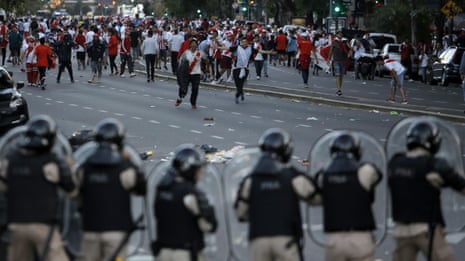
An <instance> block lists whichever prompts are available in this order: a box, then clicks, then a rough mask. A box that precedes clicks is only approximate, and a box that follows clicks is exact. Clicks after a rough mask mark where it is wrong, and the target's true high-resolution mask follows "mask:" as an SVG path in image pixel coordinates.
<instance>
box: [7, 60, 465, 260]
mask: <svg viewBox="0 0 465 261" xmlns="http://www.w3.org/2000/svg"><path fill="white" fill-rule="evenodd" d="M74 68H76V67H74ZM11 70H12V71H14V72H15V79H16V80H20V79H25V74H24V73H21V72H19V71H18V70H17V68H12V69H11ZM271 70H276V73H275V74H274V73H273V72H274V71H271ZM271 70H270V78H269V79H265V78H262V79H265V80H261V81H260V82H259V83H257V82H258V81H257V80H255V79H254V78H253V79H252V80H250V82H251V83H250V85H252V84H262V85H263V86H265V87H266V86H267V84H270V85H273V84H274V85H280V86H283V87H286V86H288V87H286V88H289V89H296V88H299V89H300V88H302V89H303V85H298V82H299V83H300V79H299V78H298V75H297V74H294V73H293V72H292V71H289V72H288V73H286V72H282V73H281V74H278V73H277V72H279V70H283V71H285V70H290V69H288V68H285V67H282V68H275V69H271ZM252 71H253V70H252ZM320 73H321V72H320ZM253 75H254V74H252V76H253ZM55 77H56V70H52V71H50V72H49V80H48V87H47V90H45V91H43V90H40V89H38V88H33V87H25V88H24V89H23V93H24V94H25V96H26V98H27V100H28V102H29V105H30V112H31V114H32V115H36V114H42V113H45V114H49V115H51V116H52V117H53V118H55V119H56V120H57V122H58V125H59V127H60V129H61V130H62V131H63V132H64V133H65V134H66V135H70V134H71V133H72V132H73V131H76V130H80V129H86V128H92V127H93V126H94V125H95V124H96V123H97V122H98V121H99V120H101V119H103V118H106V117H115V118H118V119H120V120H121V121H122V122H123V123H124V124H125V125H126V127H127V130H128V132H127V133H128V134H127V142H128V143H129V144H131V145H133V146H134V147H135V148H136V149H137V150H139V151H145V150H152V149H154V146H156V149H155V156H154V157H152V158H151V160H149V161H147V162H146V163H145V164H146V169H147V171H148V172H150V170H151V169H152V168H153V167H154V166H155V164H156V163H157V162H159V161H160V160H163V159H165V158H166V157H167V156H168V155H169V154H170V153H171V152H172V151H173V150H174V149H175V147H176V146H177V145H178V144H182V143H194V144H198V145H202V144H209V145H212V146H214V147H216V148H218V149H219V150H229V149H231V148H233V147H235V146H255V145H256V144H257V141H258V139H259V137H260V136H261V134H262V133H263V132H264V131H265V130H266V129H268V128H271V127H280V128H283V129H286V130H287V131H289V132H290V133H291V135H292V137H293V139H294V142H295V150H294V157H293V160H294V162H295V164H296V165H298V166H299V167H300V168H302V169H303V170H304V169H305V166H303V165H301V164H300V161H301V160H303V159H306V158H307V156H308V152H309V150H310V148H311V146H312V145H313V144H314V143H315V142H316V140H317V139H318V137H320V136H321V135H323V134H325V133H327V132H329V131H331V130H337V129H352V130H362V131H365V132H367V133H368V134H370V135H372V136H373V137H374V138H375V139H376V140H378V141H379V142H380V143H381V144H383V145H384V142H385V138H386V135H387V133H388V131H389V129H390V128H391V127H392V126H393V125H394V124H395V123H396V122H397V121H399V120H400V119H402V118H403V117H405V116H406V115H408V113H405V114H404V113H400V114H398V115H391V113H390V111H389V110H378V109H376V108H375V107H373V109H357V108H350V107H348V106H343V107H340V106H333V105H327V104H325V103H323V102H319V103H315V102H309V101H305V100H301V99H294V98H286V97H282V96H279V95H264V94H257V93H255V92H254V93H252V92H247V91H246V97H245V101H244V102H241V103H240V104H235V103H234V92H232V91H231V90H230V89H215V88H206V87H202V88H201V89H200V93H199V98H198V109H196V110H193V109H191V107H190V104H189V102H188V101H185V102H184V103H183V104H182V105H181V106H180V107H175V106H174V103H175V99H176V96H177V86H176V84H175V82H174V81H170V80H162V79H161V78H157V79H156V81H155V82H154V83H147V82H146V81H145V76H142V75H141V76H137V77H135V78H119V77H110V76H108V73H104V76H103V78H102V81H101V82H100V83H96V84H88V83H87V80H88V79H89V77H90V72H89V71H88V70H87V71H77V70H75V79H76V82H75V83H73V84H72V83H70V82H69V79H68V76H67V73H66V72H65V74H64V75H62V79H61V83H60V84H56V83H55ZM275 77H276V78H275ZM277 77H279V78H277ZM252 81H253V83H252ZM268 81H276V82H274V83H273V84H272V83H271V82H268ZM311 83H312V85H313V86H312V87H310V90H308V91H309V92H316V90H319V89H321V90H322V91H321V95H323V96H325V97H327V96H328V97H329V96H330V95H331V96H332V97H333V96H335V95H333V93H334V92H335V87H334V79H333V78H331V77H330V76H320V77H317V78H315V79H314V81H311ZM360 84H362V83H361V82H355V81H353V80H349V79H347V81H346V82H345V84H344V89H348V90H347V91H345V92H344V96H346V97H344V99H347V100H350V99H352V98H351V97H355V96H356V92H354V93H353V92H351V91H350V86H352V85H353V86H355V85H360ZM364 85H365V86H367V88H373V89H374V88H378V89H379V88H380V87H381V86H388V85H387V79H381V80H377V81H374V82H367V84H364ZM412 88H413V87H412ZM436 88H442V87H436ZM270 89H271V87H270ZM329 89H331V90H333V91H329ZM354 90H355V88H354ZM386 90H387V88H386V89H382V90H377V91H367V94H368V95H372V96H373V97H375V96H376V97H378V98H379V97H380V99H381V100H382V101H384V99H385V93H386ZM305 91H307V90H305ZM359 92H360V91H359ZM431 92H432V91H431ZM450 92H455V94H454V95H451V96H458V94H459V93H460V94H461V90H458V88H455V89H454V88H450ZM349 94H350V95H349ZM431 95H432V96H434V92H432V93H431ZM436 95H437V94H436ZM412 96H413V95H412ZM354 99H355V98H354ZM421 99H423V98H421ZM456 99H457V103H458V102H459V100H460V99H461V98H456ZM411 100H412V102H411V103H414V105H412V107H413V106H415V103H416V100H415V99H411ZM417 102H418V103H420V102H419V101H417ZM441 104H442V103H441ZM447 104H452V103H447V102H446V104H445V105H444V106H442V107H447V106H446V105H447ZM456 107H457V106H455V107H452V106H451V107H450V108H449V109H450V110H451V111H455V112H456V113H457V110H459V109H458V108H456ZM210 117H211V118H214V120H213V121H212V120H205V118H210ZM451 124H454V125H455V127H456V128H457V130H458V132H459V134H460V137H461V139H462V140H464V138H465V131H464V126H463V124H462V123H455V122H454V123H451ZM220 169H221V168H220ZM460 202H462V201H460ZM135 203H136V204H135V207H134V208H135V209H134V211H135V212H140V211H141V201H140V200H136V201H135ZM384 204H385V203H384V202H377V203H376V206H375V208H376V209H382V208H383V206H384ZM448 207H450V208H453V207H455V208H456V210H457V211H463V209H464V207H465V205H464V204H462V203H460V204H459V205H454V206H448ZM462 214H463V212H462ZM452 215H455V214H452ZM312 225H316V227H318V224H312ZM456 236H457V241H458V242H457V243H456V244H454V245H453V246H454V249H455V251H456V253H457V257H459V259H460V257H463V256H465V245H464V242H463V240H462V239H463V238H464V237H465V236H464V235H462V234H458V235H456ZM137 245H138V238H137V235H135V236H134V237H133V238H132V240H131V248H132V247H136V246H137ZM142 245H143V246H144V247H146V246H147V244H146V242H145V243H143V244H142ZM392 249H393V242H392V237H391V236H390V235H388V237H387V239H386V240H385V241H384V242H383V243H382V244H381V245H380V246H379V247H378V249H377V254H376V256H377V258H380V259H382V260H389V259H390V251H391V250H392ZM305 253H306V256H308V257H311V258H309V260H323V255H324V250H323V249H322V248H320V247H318V246H316V245H315V244H314V243H312V242H311V241H310V240H306V248H305Z"/></svg>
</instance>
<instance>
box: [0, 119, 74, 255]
mask: <svg viewBox="0 0 465 261" xmlns="http://www.w3.org/2000/svg"><path fill="white" fill-rule="evenodd" d="M26 130H27V127H26V126H20V127H16V128H14V129H12V130H10V131H9V132H8V133H7V134H6V135H5V136H3V137H2V139H0V158H3V157H5V156H7V155H8V154H9V153H12V152H14V151H16V150H18V149H20V147H21V144H22V142H23V141H24V139H25V138H26ZM51 151H52V153H54V154H55V155H56V156H58V157H60V158H63V159H65V158H68V157H71V152H72V151H71V146H70V145H69V142H68V139H67V138H66V137H65V136H64V135H63V134H62V133H60V132H58V133H57V137H56V140H55V143H54V145H53V147H52V150H51ZM59 196H60V205H59V208H60V209H59V213H60V220H61V223H60V224H59V228H60V233H61V237H62V239H63V240H64V241H66V242H67V244H65V246H66V251H67V253H68V255H69V256H70V257H75V256H77V255H78V254H79V253H80V249H81V236H82V234H81V218H80V216H79V213H78V212H77V207H76V204H75V202H74V201H73V200H72V199H71V198H69V197H67V196H65V195H64V192H62V191H59Z"/></svg>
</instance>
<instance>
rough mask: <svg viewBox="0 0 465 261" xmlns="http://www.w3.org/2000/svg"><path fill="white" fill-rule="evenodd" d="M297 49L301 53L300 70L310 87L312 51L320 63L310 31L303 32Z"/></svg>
mask: <svg viewBox="0 0 465 261" xmlns="http://www.w3.org/2000/svg"><path fill="white" fill-rule="evenodd" d="M297 50H298V51H299V53H300V54H299V64H300V70H301V71H302V79H303V80H304V85H305V88H308V76H309V67H310V61H311V55H312V53H313V57H314V58H315V61H316V63H318V59H317V57H316V52H315V47H314V46H313V44H312V42H311V41H310V39H309V35H308V33H303V34H301V35H300V39H299V41H298V42H297Z"/></svg>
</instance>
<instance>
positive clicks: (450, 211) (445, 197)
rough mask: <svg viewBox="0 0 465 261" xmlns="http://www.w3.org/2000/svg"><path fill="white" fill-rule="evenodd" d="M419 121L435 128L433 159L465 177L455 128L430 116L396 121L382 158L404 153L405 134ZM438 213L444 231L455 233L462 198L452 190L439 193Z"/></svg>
mask: <svg viewBox="0 0 465 261" xmlns="http://www.w3.org/2000/svg"><path fill="white" fill-rule="evenodd" d="M419 121H427V122H432V123H434V124H435V125H436V126H437V127H438V129H439V135H440V137H441V145H440V147H439V150H438V152H437V153H436V154H435V156H436V157H438V158H442V159H445V160H446V161H447V162H448V163H449V165H450V166H452V167H453V169H454V170H455V171H456V172H457V173H459V174H460V175H461V176H462V177H465V174H464V169H463V161H462V145H461V142H460V137H459V135H458V134H457V131H456V130H455V128H454V127H453V126H452V125H451V124H449V123H447V122H445V121H443V120H441V119H439V118H436V117H433V116H418V117H410V118H406V119H403V120H401V121H399V122H398V123H397V124H396V125H394V127H392V129H391V130H390V131H389V134H388V136H387V140H386V146H385V148H386V155H387V158H388V159H391V158H392V157H393V156H394V155H395V154H397V153H405V152H407V145H406V144H407V132H408V130H409V128H410V127H411V126H412V125H413V124H416V123H417V122H419ZM441 201H442V210H443V215H444V218H445V221H446V225H447V231H448V232H458V231H460V230H463V229H464V228H465V224H464V223H465V222H464V220H463V217H464V216H465V209H463V208H462V207H461V206H464V205H465V197H463V196H462V195H460V194H458V193H457V192H454V191H452V190H442V192H441Z"/></svg>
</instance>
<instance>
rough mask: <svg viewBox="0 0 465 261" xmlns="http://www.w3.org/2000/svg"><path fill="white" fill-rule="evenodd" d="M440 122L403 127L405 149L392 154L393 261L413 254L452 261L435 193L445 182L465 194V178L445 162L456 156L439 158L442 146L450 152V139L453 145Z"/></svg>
mask: <svg viewBox="0 0 465 261" xmlns="http://www.w3.org/2000/svg"><path fill="white" fill-rule="evenodd" d="M439 123H440V122H438V121H435V120H426V119H425V120H419V121H416V122H413V123H412V124H411V125H410V127H409V128H408V129H407V135H406V139H405V142H406V146H405V145H404V147H406V151H405V152H399V153H396V154H394V155H393V156H392V158H391V159H390V161H389V164H388V183H389V188H390V192H391V197H392V201H391V202H392V215H393V219H394V221H395V223H396V224H395V228H394V233H393V234H394V238H395V240H396V248H395V250H394V253H393V260H394V261H410V260H416V258H417V255H418V252H422V253H423V254H425V256H428V260H435V261H446V260H447V261H448V260H455V257H454V253H453V250H452V248H451V247H450V246H449V245H448V244H447V242H446V240H445V235H444V226H445V221H444V216H443V213H442V209H441V199H440V195H441V188H442V187H447V186H450V187H451V188H452V189H454V190H456V191H459V192H460V193H462V194H465V179H464V178H463V177H462V176H460V175H459V174H458V173H459V172H458V171H460V170H458V169H454V166H453V164H451V163H450V162H449V161H448V160H450V159H453V160H454V161H461V155H449V156H448V157H447V158H445V157H440V156H438V155H439V150H440V148H441V147H447V148H444V150H446V151H448V152H450V151H454V148H453V146H454V143H455V146H457V144H456V141H455V140H454V141H453V143H450V144H447V143H446V141H447V139H449V137H448V136H451V135H450V134H448V133H444V132H445V130H446V129H444V128H443V127H442V125H441V124H439ZM440 126H441V127H440ZM391 132H392V131H391ZM441 132H443V134H444V136H442V135H441ZM396 134H398V133H396ZM399 135H400V134H399ZM403 135H405V132H404V134H403ZM394 136H396V135H394ZM389 141H390V139H388V142H389ZM441 143H442V145H441ZM388 145H389V143H388ZM456 154H460V153H456ZM462 171H463V170H462Z"/></svg>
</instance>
